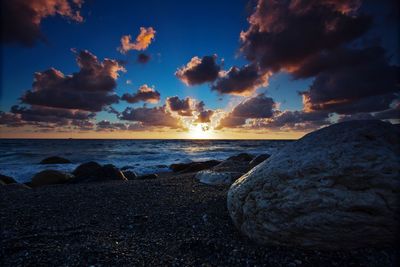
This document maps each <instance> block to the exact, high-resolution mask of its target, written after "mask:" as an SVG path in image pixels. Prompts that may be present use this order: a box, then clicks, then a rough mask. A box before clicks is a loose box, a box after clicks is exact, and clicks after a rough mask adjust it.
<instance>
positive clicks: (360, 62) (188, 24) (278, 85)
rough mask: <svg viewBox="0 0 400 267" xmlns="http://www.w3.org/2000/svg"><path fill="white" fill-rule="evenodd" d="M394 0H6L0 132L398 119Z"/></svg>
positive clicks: (117, 132) (202, 129)
mask: <svg viewBox="0 0 400 267" xmlns="http://www.w3.org/2000/svg"><path fill="white" fill-rule="evenodd" d="M398 10H399V7H398V4H397V1H394V0H393V1H391V0H388V1H373V0H370V1H361V0H348V1H342V0H337V1H334V0H308V1H305V0H304V1H303V0H292V1H268V0H259V1H249V0H235V1H232V0H229V1H228V0H226V1H225V0H224V1H216V0H212V1H208V0H207V1H205V0H201V1H173V0H172V1H161V0H158V1H156V0H147V1H95V0H85V1H82V0H69V1H68V0H51V1H50V0H15V1H2V7H1V11H2V35H1V44H2V46H1V47H2V57H1V64H2V65H1V88H0V137H3V138H20V137H21V138H22V137H24V138H25V137H26V138H70V137H72V138H219V139H224V138H227V139H230V138H234V139H251V138H256V139H287V138H298V137H301V136H302V135H304V134H305V133H307V132H310V131H313V130H315V129H318V128H320V127H323V126H326V125H329V124H331V123H335V122H338V121H344V120H352V119H382V120H390V121H391V122H394V123H398V120H399V116H400V114H399V110H400V104H399V103H400V102H399V89H400V85H399V84H400V83H399V73H400V72H399V49H398V48H399V35H398V34H399V28H398V22H399V21H398V20H399V14H398Z"/></svg>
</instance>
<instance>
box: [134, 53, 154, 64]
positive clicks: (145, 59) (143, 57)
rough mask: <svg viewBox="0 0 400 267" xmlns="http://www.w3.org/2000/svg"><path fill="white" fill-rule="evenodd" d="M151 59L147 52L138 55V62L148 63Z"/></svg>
mask: <svg viewBox="0 0 400 267" xmlns="http://www.w3.org/2000/svg"><path fill="white" fill-rule="evenodd" d="M150 59H151V57H150V55H147V54H145V53H140V54H139V55H138V56H137V62H139V63H141V64H146V63H147V62H149V61H150Z"/></svg>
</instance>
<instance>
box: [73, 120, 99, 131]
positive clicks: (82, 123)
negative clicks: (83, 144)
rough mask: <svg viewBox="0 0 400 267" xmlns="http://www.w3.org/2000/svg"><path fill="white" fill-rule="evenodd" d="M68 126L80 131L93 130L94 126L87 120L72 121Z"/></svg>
mask: <svg viewBox="0 0 400 267" xmlns="http://www.w3.org/2000/svg"><path fill="white" fill-rule="evenodd" d="M70 125H71V126H72V128H74V129H77V130H81V131H88V130H93V128H94V126H95V124H94V122H93V121H88V120H72V121H71V122H70Z"/></svg>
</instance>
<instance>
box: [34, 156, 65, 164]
mask: <svg viewBox="0 0 400 267" xmlns="http://www.w3.org/2000/svg"><path fill="white" fill-rule="evenodd" d="M67 163H71V161H69V160H68V159H65V158H62V157H57V156H54V157H48V158H45V159H44V160H42V161H41V162H40V163H39V164H67Z"/></svg>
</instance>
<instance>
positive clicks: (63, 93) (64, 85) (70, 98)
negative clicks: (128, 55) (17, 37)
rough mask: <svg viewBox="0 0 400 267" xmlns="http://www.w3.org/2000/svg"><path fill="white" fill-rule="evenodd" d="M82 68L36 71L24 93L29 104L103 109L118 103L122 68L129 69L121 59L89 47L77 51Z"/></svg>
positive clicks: (88, 109) (90, 109) (25, 100)
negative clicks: (100, 57) (98, 53)
mask: <svg viewBox="0 0 400 267" xmlns="http://www.w3.org/2000/svg"><path fill="white" fill-rule="evenodd" d="M77 64H78V66H79V68H80V70H79V72H76V73H73V74H71V75H64V74H63V73H62V72H61V71H59V70H57V69H54V68H51V69H49V70H46V71H43V72H36V73H35V75H34V82H33V85H32V89H31V90H28V91H27V92H26V93H25V94H23V95H22V97H21V101H22V102H23V103H25V104H31V105H38V106H46V107H54V108H66V109H81V110H86V111H101V110H102V109H103V108H104V107H105V106H108V105H110V104H113V103H117V102H118V99H119V97H118V96H117V95H116V94H115V93H114V89H115V87H116V85H117V84H116V79H117V78H118V76H119V72H121V71H125V68H124V67H123V66H122V65H121V63H120V62H118V61H116V60H113V59H108V58H105V59H104V60H103V62H101V61H99V60H98V58H97V57H96V56H95V55H93V54H92V53H90V52H89V51H87V50H84V51H81V52H80V53H79V54H78V55H77Z"/></svg>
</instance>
